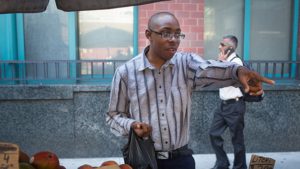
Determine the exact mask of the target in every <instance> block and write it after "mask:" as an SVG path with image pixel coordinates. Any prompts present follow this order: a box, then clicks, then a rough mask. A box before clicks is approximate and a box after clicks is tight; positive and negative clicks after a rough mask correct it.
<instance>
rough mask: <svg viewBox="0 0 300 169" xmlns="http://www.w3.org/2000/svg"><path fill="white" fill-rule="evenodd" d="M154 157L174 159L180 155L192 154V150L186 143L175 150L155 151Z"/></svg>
mask: <svg viewBox="0 0 300 169" xmlns="http://www.w3.org/2000/svg"><path fill="white" fill-rule="evenodd" d="M155 154H156V158H157V159H163V160H165V159H174V158H177V157H180V156H188V155H192V154H193V151H192V150H191V149H189V148H188V145H185V146H183V147H180V148H178V149H176V150H171V151H156V152H155Z"/></svg>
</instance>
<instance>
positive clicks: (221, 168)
mask: <svg viewBox="0 0 300 169" xmlns="http://www.w3.org/2000/svg"><path fill="white" fill-rule="evenodd" d="M211 169H229V168H228V167H219V166H217V164H215V165H214V166H213V168H211Z"/></svg>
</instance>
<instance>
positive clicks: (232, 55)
mask: <svg viewBox="0 0 300 169" xmlns="http://www.w3.org/2000/svg"><path fill="white" fill-rule="evenodd" d="M234 57H236V53H235V52H233V53H232V54H231V55H230V56H228V57H227V59H226V61H230V60H231V59H233V58H234Z"/></svg>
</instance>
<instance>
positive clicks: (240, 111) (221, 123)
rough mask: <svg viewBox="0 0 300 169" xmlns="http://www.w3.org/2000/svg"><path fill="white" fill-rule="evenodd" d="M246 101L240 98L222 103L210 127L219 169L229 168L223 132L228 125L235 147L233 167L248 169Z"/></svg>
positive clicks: (234, 168) (235, 168)
mask: <svg viewBox="0 0 300 169" xmlns="http://www.w3.org/2000/svg"><path fill="white" fill-rule="evenodd" d="M245 111H246V106H245V102H244V101H243V100H239V101H236V102H231V103H223V102H222V103H221V106H220V107H219V108H218V109H217V111H216V112H215V114H214V118H213V121H212V125H211V128H210V132H209V135H210V140H211V145H212V147H213V149H214V151H215V154H216V158H217V161H216V166H218V167H217V168H218V169H227V168H228V167H229V165H230V164H229V160H228V157H227V155H226V152H225V151H224V149H223V143H224V140H223V138H222V134H223V133H224V131H225V129H226V128H227V127H228V128H229V130H230V134H231V142H232V145H233V149H234V163H233V169H247V164H246V150H245V145H244V131H243V130H244V115H245Z"/></svg>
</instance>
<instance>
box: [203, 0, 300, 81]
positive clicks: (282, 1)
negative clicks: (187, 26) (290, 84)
mask: <svg viewBox="0 0 300 169" xmlns="http://www.w3.org/2000/svg"><path fill="white" fill-rule="evenodd" d="M298 15H299V1H298V0H264V1H261V0H244V1H242V0H240V1H236V0H226V1H218V0H205V13H204V24H205V26H204V28H205V30H204V49H205V50H204V56H205V58H206V59H216V58H217V55H218V52H219V50H218V45H219V41H220V39H221V38H222V36H224V35H227V34H233V35H236V36H237V38H238V40H239V45H238V50H237V53H238V54H239V55H240V56H241V57H243V58H244V60H246V61H247V60H248V61H250V62H251V64H252V67H253V68H254V69H255V70H256V71H257V72H259V73H260V74H262V75H263V76H267V77H270V78H275V79H276V78H278V79H297V78H299V73H297V71H298V72H299V65H300V64H299V61H298V62H297V60H299V56H297V54H296V51H297V45H296V44H297V43H298V42H297V41H298V37H297V33H298V22H299V21H298V20H297V19H295V18H298ZM297 58H298V59H297Z"/></svg>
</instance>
